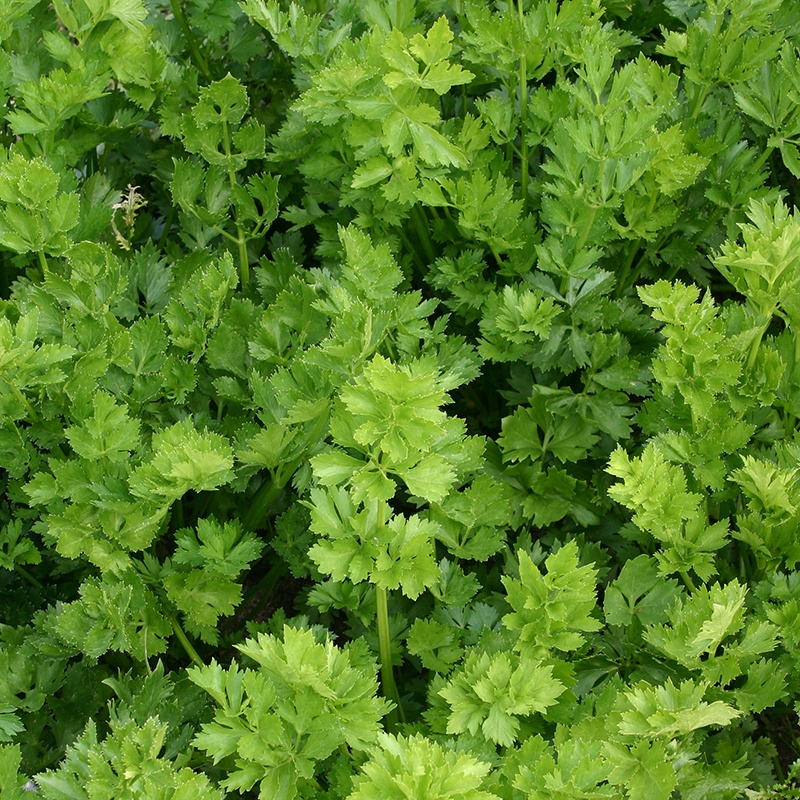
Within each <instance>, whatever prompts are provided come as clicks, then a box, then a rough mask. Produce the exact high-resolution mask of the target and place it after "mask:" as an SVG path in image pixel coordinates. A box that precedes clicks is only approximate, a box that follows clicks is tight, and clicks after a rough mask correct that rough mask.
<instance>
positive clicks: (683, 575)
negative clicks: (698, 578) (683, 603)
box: [679, 570, 697, 592]
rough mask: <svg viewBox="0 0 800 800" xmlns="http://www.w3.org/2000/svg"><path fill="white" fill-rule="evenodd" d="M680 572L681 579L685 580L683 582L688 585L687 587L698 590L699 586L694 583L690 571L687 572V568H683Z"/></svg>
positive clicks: (694, 590) (692, 590)
mask: <svg viewBox="0 0 800 800" xmlns="http://www.w3.org/2000/svg"><path fill="white" fill-rule="evenodd" d="M679 574H680V576H681V580H682V581H683V583H684V585H685V586H686V588H687V589H688V590H689V591H690V592H696V591H697V587H696V586H695V585H694V582H693V581H692V579H691V578H690V577H689V573H688V572H686V571H685V570H682V571H681V572H680V573H679Z"/></svg>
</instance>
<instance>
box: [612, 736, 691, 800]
mask: <svg viewBox="0 0 800 800" xmlns="http://www.w3.org/2000/svg"><path fill="white" fill-rule="evenodd" d="M604 753H605V755H606V757H607V758H608V759H609V761H611V762H612V763H613V764H614V769H613V770H612V771H611V774H610V775H609V778H608V780H609V783H611V784H612V785H614V786H624V787H625V790H626V792H627V795H628V797H629V798H630V800H669V798H670V797H671V796H672V790H673V789H674V788H675V784H676V783H677V779H676V777H675V769H674V767H673V766H672V763H671V762H670V760H669V759H668V758H667V753H666V750H665V747H664V745H663V744H662V743H661V742H658V741H656V742H652V743H651V742H646V741H645V742H639V743H638V744H636V745H634V746H633V747H631V748H630V749H629V748H627V747H625V746H624V745H621V744H615V743H612V742H609V743H607V744H606V745H605V748H604Z"/></svg>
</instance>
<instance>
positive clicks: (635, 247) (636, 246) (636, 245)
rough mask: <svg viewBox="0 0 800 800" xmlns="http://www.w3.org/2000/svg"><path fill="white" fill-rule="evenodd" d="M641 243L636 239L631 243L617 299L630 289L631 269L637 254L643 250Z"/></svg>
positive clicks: (622, 271)
mask: <svg viewBox="0 0 800 800" xmlns="http://www.w3.org/2000/svg"><path fill="white" fill-rule="evenodd" d="M641 242H642V240H641V239H636V240H635V241H633V242H631V245H630V247H629V248H628V257H627V258H626V259H625V263H624V264H623V265H622V269H621V270H620V273H619V278H618V279H617V297H621V296H622V293H623V292H624V291H625V290H626V289H627V288H628V285H627V284H628V275H629V274H630V271H631V267H632V266H633V259H634V258H636V254H637V253H638V252H639V250H640V249H641Z"/></svg>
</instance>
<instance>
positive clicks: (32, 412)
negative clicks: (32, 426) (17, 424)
mask: <svg viewBox="0 0 800 800" xmlns="http://www.w3.org/2000/svg"><path fill="white" fill-rule="evenodd" d="M0 380H3V381H5V383H6V385H7V386H8V387H9V389H11V394H13V395H14V397H15V398H16V399H17V401H18V402H19V403H20V404H21V405H22V407H23V408H24V409H25V411H26V412H27V414H28V418H29V419H30V421H31V422H35V421H37V420H38V419H39V415H38V414H37V413H36V410H35V409H34V407H33V406H32V405H31V404H30V402H29V401H28V398H27V397H25V395H24V394H22V392H21V391H20V389H19V387H17V386H15V385H14V384H13V383H11V381H10V380H9V379H8V378H7V377H6V376H5V375H3V374H2V373H0Z"/></svg>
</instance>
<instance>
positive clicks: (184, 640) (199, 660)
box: [166, 614, 205, 667]
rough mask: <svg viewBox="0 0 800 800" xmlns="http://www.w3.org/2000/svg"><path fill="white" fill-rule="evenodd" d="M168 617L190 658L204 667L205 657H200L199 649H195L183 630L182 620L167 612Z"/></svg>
mask: <svg viewBox="0 0 800 800" xmlns="http://www.w3.org/2000/svg"><path fill="white" fill-rule="evenodd" d="M166 617H167V619H168V620H169V622H170V624H171V625H172V630H173V631H174V633H175V636H177V637H178V641H179V642H180V643H181V645H182V646H183V649H184V650H185V651H186V654H187V655H188V656H189V658H191V659H192V661H193V663H195V664H197V666H198V667H204V666H205V664H204V663H203V659H202V658H200V655H199V654H198V652H197V650H195V649H194V645H193V644H192V643H191V642H190V641H189V637H188V636H187V635H186V634H185V633H184V632H183V628H181V624H180V622H178V620H177V619H176V618H175V617H173V616H172V614H167V615H166Z"/></svg>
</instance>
